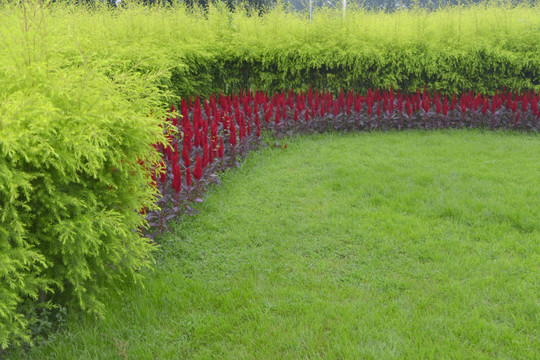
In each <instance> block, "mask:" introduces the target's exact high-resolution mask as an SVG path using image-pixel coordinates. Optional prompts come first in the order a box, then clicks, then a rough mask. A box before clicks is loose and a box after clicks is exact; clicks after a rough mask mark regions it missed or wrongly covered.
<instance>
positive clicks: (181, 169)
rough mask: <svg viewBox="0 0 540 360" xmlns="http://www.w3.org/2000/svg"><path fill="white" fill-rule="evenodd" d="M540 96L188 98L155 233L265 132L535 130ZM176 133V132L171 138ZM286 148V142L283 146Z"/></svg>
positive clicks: (162, 181) (159, 181)
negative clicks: (450, 129) (459, 129)
mask: <svg viewBox="0 0 540 360" xmlns="http://www.w3.org/2000/svg"><path fill="white" fill-rule="evenodd" d="M539 101H540V94H536V92H534V91H526V92H512V91H506V89H503V90H502V91H500V92H495V94H494V95H493V96H488V95H482V94H475V93H473V92H470V91H469V92H467V93H465V92H464V93H462V94H460V95H458V94H453V95H451V96H449V95H443V94H441V93H439V92H436V91H435V92H429V91H427V90H426V89H425V88H424V90H423V91H421V90H417V91H416V92H415V93H401V92H400V91H394V90H393V89H390V90H374V91H372V90H368V92H367V93H366V94H357V93H355V92H353V91H349V92H347V93H344V92H343V91H341V92H340V93H339V94H338V95H337V96H334V95H333V94H332V93H330V92H325V91H318V90H312V89H310V90H309V91H308V92H307V93H303V92H301V91H300V92H298V93H296V92H294V91H292V90H289V91H288V92H285V91H282V92H281V93H274V94H268V93H266V92H255V93H253V92H251V91H248V92H246V93H240V94H233V95H229V96H225V95H221V94H219V95H217V96H211V97H210V98H208V99H203V100H202V102H201V100H200V99H199V98H195V99H188V100H183V101H182V103H181V106H180V110H179V111H178V112H177V111H176V109H175V108H174V107H173V108H172V114H173V115H171V116H170V117H169V118H168V119H167V125H166V127H167V128H166V130H165V131H166V134H167V137H168V139H169V143H170V146H168V147H163V146H157V149H158V151H161V152H162V153H163V155H164V156H163V161H162V164H161V168H159V169H154V172H153V180H154V184H155V186H156V187H157V188H158V189H159V191H160V193H161V194H162V196H161V198H159V199H158V205H159V207H160V208H161V210H160V211H155V212H150V213H148V214H147V220H148V222H149V225H150V226H151V228H152V234H151V236H155V235H156V234H157V233H161V232H163V231H164V230H165V229H167V225H166V223H167V221H168V220H170V219H172V218H175V217H176V216H177V215H178V214H181V213H185V212H187V213H190V214H193V213H196V209H194V208H193V203H196V202H201V201H202V199H201V195H202V194H203V192H204V190H205V188H206V187H207V185H208V184H209V183H212V182H216V181H218V177H217V176H216V173H217V172H218V171H221V170H223V169H225V168H227V167H233V166H236V165H238V159H240V158H242V157H244V156H245V155H247V153H248V152H249V151H250V150H252V149H255V148H257V147H258V146H260V145H261V143H262V141H261V133H262V131H267V132H269V133H271V134H273V136H274V137H275V138H277V139H279V138H281V137H284V136H294V135H296V134H299V133H320V132H326V131H343V132H350V131H383V130H391V129H394V130H406V129H426V130H430V129H449V128H452V129H455V128H485V129H491V130H495V129H509V130H510V129H512V130H521V131H537V130H538V129H539V128H540V111H539ZM173 134H174V135H173ZM285 146H286V145H285Z"/></svg>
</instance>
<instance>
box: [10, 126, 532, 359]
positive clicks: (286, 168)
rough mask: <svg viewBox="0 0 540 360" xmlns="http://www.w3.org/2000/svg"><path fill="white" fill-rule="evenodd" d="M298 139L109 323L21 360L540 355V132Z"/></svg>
mask: <svg viewBox="0 0 540 360" xmlns="http://www.w3.org/2000/svg"><path fill="white" fill-rule="evenodd" d="M286 141H287V142H288V146H287V149H283V148H281V149H273V148H268V149H265V150H261V151H259V152H256V153H254V154H253V155H252V156H251V157H250V158H249V159H248V161H247V162H246V163H244V164H242V167H241V168H240V169H238V170H235V171H231V172H229V173H227V174H226V175H225V176H224V177H222V180H223V185H222V186H221V187H215V188H214V189H213V190H212V191H211V192H210V194H209V195H208V197H207V199H206V200H205V202H204V203H202V204H200V205H199V206H198V208H199V210H201V215H199V216H196V217H191V218H184V219H183V220H182V221H181V222H179V223H178V224H177V225H175V226H174V227H173V230H174V231H173V232H172V233H171V234H168V235H167V236H165V237H163V238H161V239H160V243H162V244H163V251H162V252H161V253H160V256H161V257H162V258H161V260H159V262H158V265H156V271H155V272H154V273H153V274H149V275H148V277H147V278H146V279H145V280H144V284H145V286H144V288H134V289H131V290H130V291H129V292H128V293H127V294H126V296H123V297H116V298H115V299H111V301H109V302H107V306H108V307H110V309H111V314H110V316H108V317H107V318H106V319H105V320H103V321H95V320H94V319H92V318H91V317H84V318H83V319H80V318H79V319H78V320H75V321H69V322H68V325H67V327H66V331H63V332H61V333H59V334H58V335H57V336H56V337H55V339H54V340H53V341H51V342H49V343H48V344H46V345H45V346H42V347H39V348H35V349H32V351H30V352H29V353H28V354H24V353H20V354H13V355H12V356H11V357H8V358H9V359H13V360H15V359H36V360H46V359H51V360H71V359H81V360H82V359H103V360H108V359H110V360H115V359H122V354H125V357H124V358H128V359H137V360H146V359H179V358H180V359H234V360H237V359H269V360H270V359H271V360H275V359H294V360H296V359H351V360H356V359H382V360H385V359H471V358H474V359H486V360H488V359H489V360H492V359H523V360H524V359H531V360H533V359H537V358H538V356H537V355H538V352H537V348H538V347H537V343H538V341H537V339H538V336H537V335H538V316H539V315H540V303H539V302H538V293H539V291H540V283H539V281H538V279H539V276H540V268H539V264H540V224H539V223H538V221H537V219H538V218H539V217H540V206H539V204H538V201H537V199H538V197H539V196H540V188H539V187H538V186H537V185H536V184H537V183H538V181H537V179H538V178H539V177H540V163H539V162H538V161H537V158H538V156H537V154H538V152H540V139H539V138H538V136H536V135H533V134H530V135H527V134H523V133H504V132H487V131H479V130H475V131H472V130H460V131H456V130H454V131H437V132H435V131H433V132H425V131H414V132H399V133H398V132H390V133H373V132H372V133H359V134H348V135H343V134H333V135H330V134H326V135H312V136H309V137H307V136H306V137H302V138H297V139H295V140H294V141H292V140H286ZM280 142H281V143H282V144H283V142H282V141H280Z"/></svg>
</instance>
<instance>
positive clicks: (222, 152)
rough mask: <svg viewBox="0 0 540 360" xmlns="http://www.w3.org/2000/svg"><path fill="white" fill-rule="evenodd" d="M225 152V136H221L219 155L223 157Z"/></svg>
mask: <svg viewBox="0 0 540 360" xmlns="http://www.w3.org/2000/svg"><path fill="white" fill-rule="evenodd" d="M224 152H225V147H224V146H223V137H220V138H219V150H218V156H219V157H220V158H223V155H224Z"/></svg>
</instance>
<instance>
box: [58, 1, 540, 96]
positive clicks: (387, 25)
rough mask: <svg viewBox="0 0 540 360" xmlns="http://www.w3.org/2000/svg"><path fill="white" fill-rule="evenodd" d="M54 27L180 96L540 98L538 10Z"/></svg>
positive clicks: (104, 13) (106, 17) (157, 18)
mask: <svg viewBox="0 0 540 360" xmlns="http://www.w3.org/2000/svg"><path fill="white" fill-rule="evenodd" d="M51 16H52V17H53V19H54V20H53V21H54V24H55V29H57V30H58V31H59V32H61V33H63V34H64V36H67V37H70V38H71V39H78V41H79V44H80V46H81V48H82V49H84V50H85V51H86V52H87V53H88V54H93V56H95V57H96V58H99V59H104V58H109V57H114V58H116V59H122V62H124V63H125V64H127V65H128V66H136V68H137V69H139V70H140V71H142V72H145V71H148V70H149V69H167V71H168V73H167V74H166V76H165V77H163V78H162V80H163V81H162V85H163V86H164V87H165V88H168V89H171V90H172V91H173V92H174V94H175V95H180V96H186V95H195V94H201V95H209V94H211V93H217V92H218V91H221V92H226V93H230V92H232V91H237V90H239V89H241V88H244V89H245V88H248V87H249V88H257V89H262V90H276V89H283V88H285V89H289V88H296V89H304V90H306V89H307V87H308V86H309V85H310V84H313V85H314V86H316V87H318V88H327V89H330V90H336V89H338V88H340V87H343V88H347V89H355V90H357V91H361V92H365V91H366V90H367V89H368V88H370V87H371V88H390V86H391V85H392V84H393V85H394V88H396V89H401V90H413V91H414V90H416V88H417V87H420V88H422V87H423V86H424V85H427V86H428V89H430V90H440V91H443V92H445V93H452V92H461V91H463V90H468V89H471V90H473V91H475V92H481V93H492V92H494V91H495V89H497V88H498V89H501V88H502V87H504V86H506V87H507V88H509V89H522V90H523V89H536V90H540V57H539V56H538V54H539V53H540V5H536V6H535V7H517V8H505V7H503V6H485V5H477V6H472V7H469V8H452V7H450V8H446V9H441V10H439V11H436V12H427V11H423V10H417V11H403V12H396V13H392V14H384V13H371V12H365V11H363V10H358V11H352V10H351V11H349V12H348V14H347V18H346V20H343V19H342V17H341V12H340V11H336V12H333V11H327V10H320V11H318V12H316V13H315V14H314V18H313V21H312V22H311V23H310V21H309V19H308V18H307V17H306V15H305V14H298V13H291V12H287V11H285V10H283V9H282V8H276V9H274V10H272V11H270V12H269V13H266V14H264V15H261V16H250V15H249V14H246V13H243V12H241V11H238V12H231V11H230V10H228V8H227V7H226V6H225V5H224V4H217V5H212V6H210V7H209V8H208V9H207V10H199V9H190V8H186V7H184V6H181V5H178V6H177V7H174V8H163V7H154V8H147V7H141V6H137V5H132V4H129V3H127V4H125V6H124V7H122V8H120V9H116V10H110V9H107V8H103V9H92V10H84V9H82V8H81V7H73V8H71V7H59V8H57V9H56V10H55V11H54V12H53V14H51Z"/></svg>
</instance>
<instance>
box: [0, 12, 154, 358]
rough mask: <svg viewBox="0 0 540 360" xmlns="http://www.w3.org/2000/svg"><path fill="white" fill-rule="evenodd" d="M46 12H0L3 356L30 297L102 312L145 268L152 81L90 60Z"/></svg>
mask: <svg viewBox="0 0 540 360" xmlns="http://www.w3.org/2000/svg"><path fill="white" fill-rule="evenodd" d="M49 11H50V10H49V9H44V8H41V7H40V5H39V4H38V3H24V4H15V5H4V8H3V9H2V15H3V16H2V19H3V20H4V18H5V19H6V21H5V22H4V21H2V23H0V31H1V34H2V37H1V42H0V116H1V117H0V348H5V347H7V346H8V345H9V344H11V343H16V342H19V341H20V340H28V336H27V335H28V330H27V324H28V321H31V319H28V318H27V317H25V314H24V313H23V310H22V307H23V305H24V303H25V301H27V300H28V299H37V298H38V297H39V298H40V300H41V301H48V300H51V299H52V300H53V301H54V303H67V304H71V305H72V306H75V307H79V308H82V309H85V310H87V311H90V312H95V313H98V314H100V313H103V308H102V299H103V297H104V296H105V294H106V293H107V292H109V291H111V290H113V289H117V288H118V284H119V283H121V282H125V281H132V280H136V279H138V278H139V277H140V274H139V273H138V272H139V270H140V269H142V268H145V267H148V266H150V265H151V256H150V255H151V254H150V253H151V251H152V249H153V246H152V244H151V243H150V242H149V241H148V240H147V239H145V238H144V237H142V236H141V233H140V231H138V229H140V228H141V227H143V226H144V219H143V216H142V215H141V214H140V213H139V211H140V210H142V209H143V208H144V207H148V208H151V207H152V206H153V203H154V195H155V192H154V190H153V187H152V186H151V185H150V182H151V179H150V177H149V172H148V168H149V167H150V166H152V164H155V163H156V161H157V160H158V155H157V154H156V152H155V151H154V149H153V147H152V144H154V143H156V142H159V141H162V136H163V135H162V130H161V128H160V127H159V125H160V123H161V122H162V119H163V117H164V112H163V111H162V110H160V108H163V106H162V105H163V104H162V102H161V101H162V95H163V94H162V92H161V91H160V90H159V89H158V88H157V86H156V84H157V83H158V82H159V76H160V75H159V74H152V73H146V74H145V73H143V72H142V71H140V69H139V70H137V71H136V70H134V69H132V66H131V65H130V64H129V63H128V62H125V61H123V59H119V58H117V57H114V56H111V57H109V58H100V57H96V56H95V55H94V54H92V53H91V52H87V49H85V47H84V46H82V45H81V42H78V41H77V38H74V37H72V35H73V34H69V33H63V32H62V31H61V30H60V29H58V28H55V27H54V25H55V24H54V19H53V18H52V17H51V16H50V14H49ZM6 14H9V16H6V17H4V15H6ZM140 162H144V165H141V164H140Z"/></svg>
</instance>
